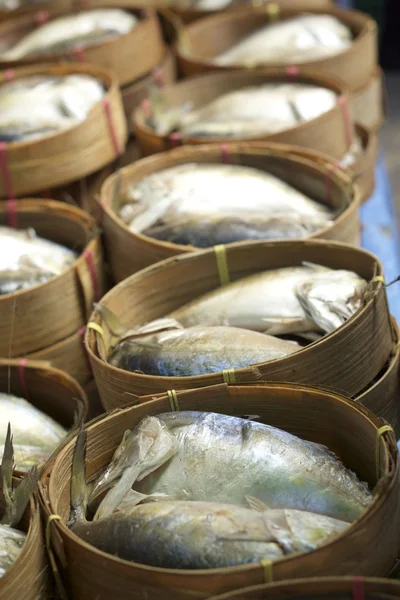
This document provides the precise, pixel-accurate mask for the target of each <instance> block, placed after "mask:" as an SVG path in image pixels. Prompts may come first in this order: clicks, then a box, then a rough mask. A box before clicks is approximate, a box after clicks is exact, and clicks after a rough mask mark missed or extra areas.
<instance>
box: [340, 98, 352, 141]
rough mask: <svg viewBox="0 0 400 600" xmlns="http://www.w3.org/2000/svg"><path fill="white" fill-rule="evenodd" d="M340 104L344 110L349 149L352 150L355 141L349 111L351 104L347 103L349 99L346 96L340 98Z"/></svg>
mask: <svg viewBox="0 0 400 600" xmlns="http://www.w3.org/2000/svg"><path fill="white" fill-rule="evenodd" d="M338 104H339V106H340V108H341V110H342V115H343V120H344V131H345V135H346V144H347V148H350V146H351V142H352V140H353V135H352V128H351V117H350V110H349V104H348V102H347V98H345V97H344V96H339V99H338Z"/></svg>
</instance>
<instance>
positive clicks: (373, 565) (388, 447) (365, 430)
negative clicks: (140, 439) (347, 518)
mask: <svg viewBox="0 0 400 600" xmlns="http://www.w3.org/2000/svg"><path fill="white" fill-rule="evenodd" d="M177 399H178V403H179V408H180V410H201V411H212V412H218V413H224V414H229V415H243V414H250V413H251V414H257V415H259V416H260V419H261V421H262V422H265V423H268V424H270V425H273V426H276V427H280V428H282V429H284V430H287V431H289V432H290V433H292V434H295V435H298V436H300V437H302V438H304V439H307V440H310V441H314V442H318V443H324V444H325V445H328V446H329V447H330V448H331V449H332V450H333V451H334V452H336V454H337V455H338V456H339V457H340V458H341V460H342V461H343V462H344V463H345V464H346V466H348V467H349V468H351V469H352V470H353V471H355V472H356V473H357V474H358V476H359V477H360V478H361V479H362V480H364V481H367V482H368V483H369V484H370V485H371V486H374V485H375V484H376V482H377V462H379V465H380V466H379V474H380V485H379V486H378V487H377V490H376V495H375V499H374V501H373V503H372V505H371V506H370V508H369V509H368V510H367V511H365V513H363V515H362V516H361V517H360V518H359V519H358V520H357V521H356V522H355V523H353V525H352V526H351V527H350V528H349V529H348V530H347V531H345V532H344V534H343V535H341V536H340V537H338V538H337V539H335V540H334V541H332V542H331V543H330V544H327V545H326V546H324V547H322V548H319V549H318V550H316V551H314V552H310V553H308V554H302V555H296V556H288V557H287V558H284V559H282V560H279V561H276V562H274V563H273V564H272V565H271V568H270V569H266V568H263V567H261V565H259V564H254V565H243V566H238V567H233V568H227V569H213V570H202V571H196V570H195V571H182V570H170V569H162V568H152V567H148V566H143V565H139V564H136V563H130V562H127V561H124V560H120V559H118V558H116V557H114V556H111V555H108V554H105V553H104V552H101V551H99V550H97V549H95V548H94V547H93V546H90V545H88V544H87V543H85V542H83V541H82V540H80V538H78V537H77V536H75V535H74V534H73V533H72V532H71V531H70V530H69V529H68V528H67V527H66V525H65V519H66V518H68V514H69V479H70V469H71V459H72V453H73V448H74V440H72V441H70V442H69V443H68V444H67V445H66V446H64V448H63V449H62V451H61V452H60V453H59V455H58V456H57V457H56V458H55V459H54V460H53V461H52V463H51V464H48V465H47V470H46V471H45V472H44V473H43V477H42V483H41V486H40V491H41V499H42V504H43V506H44V508H45V511H46V513H47V515H49V514H50V513H54V514H58V515H60V516H61V517H62V521H52V523H51V530H52V541H53V548H54V551H55V553H56V554H57V557H58V559H59V563H60V565H61V568H63V569H64V570H65V580H66V581H68V583H69V585H70V591H71V595H72V596H73V597H74V598H75V599H76V600H81V599H82V600H83V599H85V600H92V599H93V600H94V599H96V600H105V599H108V598H110V597H112V596H114V597H123V598H124V599H125V600H130V599H132V600H133V599H135V600H136V599H138V598H143V597H145V596H147V597H149V598H152V600H161V599H162V600H184V599H189V598H208V597H209V596H211V595H213V594H217V593H222V592H224V591H229V590H232V589H238V588H240V587H243V585H256V584H261V583H265V581H266V577H267V575H268V576H269V577H271V576H272V579H273V580H274V581H280V580H284V579H292V578H298V577H313V576H315V575H317V574H318V575H320V576H321V575H325V576H329V575H330V576H333V575H347V574H349V573H350V574H352V575H367V574H368V575H370V576H384V575H386V574H387V573H388V571H389V569H390V568H391V566H392V564H393V563H394V562H395V559H396V556H397V550H398V547H399V494H400V488H399V486H398V464H397V448H396V440H395V437H394V435H393V434H392V433H390V432H388V433H385V434H384V435H383V436H382V437H379V434H378V431H379V429H380V428H381V426H382V425H383V424H384V422H383V421H381V420H380V419H378V418H376V417H375V416H373V415H372V413H370V412H369V411H367V410H366V409H364V408H363V407H360V406H358V405H356V404H355V403H353V402H352V401H351V400H347V399H345V398H343V397H341V396H339V395H337V394H334V393H330V392H326V391H323V390H319V389H316V388H314V389H313V388H306V387H302V386H296V385H288V384H276V385H268V386H253V387H250V388H249V387H235V386H232V387H228V386H225V385H220V386H215V387H214V388H208V389H202V390H192V391H187V392H178V393H177ZM147 400H149V401H148V402H146V403H144V404H141V405H139V406H136V407H131V408H128V409H124V410H120V411H117V412H115V413H112V414H109V415H107V416H105V417H104V418H103V419H101V420H99V421H97V422H94V423H93V424H91V425H89V426H88V429H87V440H88V443H87V456H86V460H87V462H86V468H87V478H88V479H89V480H90V479H92V478H93V477H94V476H95V474H96V473H98V472H99V471H100V470H101V469H102V467H104V466H105V465H106V464H108V462H109V461H110V460H111V457H112V454H113V452H114V450H115V448H116V446H117V445H118V444H119V443H120V441H121V439H122V436H123V434H124V432H125V431H126V430H127V429H130V428H133V427H134V426H135V425H136V424H137V423H138V422H139V421H140V420H141V419H142V418H143V417H145V416H147V415H156V414H159V413H162V412H166V411H167V412H168V411H170V410H171V404H170V402H169V400H168V396H167V395H163V396H162V397H160V398H158V399H151V398H147ZM377 442H378V446H379V448H380V452H379V458H378V456H377V451H376V445H377ZM368 547H375V548H379V552H365V548H368Z"/></svg>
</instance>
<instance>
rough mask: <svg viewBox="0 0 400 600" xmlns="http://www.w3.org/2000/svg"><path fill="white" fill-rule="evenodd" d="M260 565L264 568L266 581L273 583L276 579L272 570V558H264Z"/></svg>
mask: <svg viewBox="0 0 400 600" xmlns="http://www.w3.org/2000/svg"><path fill="white" fill-rule="evenodd" d="M260 565H261V566H262V568H263V570H264V581H265V583H271V582H272V581H273V580H274V577H273V571H272V560H268V559H266V558H265V559H263V560H260Z"/></svg>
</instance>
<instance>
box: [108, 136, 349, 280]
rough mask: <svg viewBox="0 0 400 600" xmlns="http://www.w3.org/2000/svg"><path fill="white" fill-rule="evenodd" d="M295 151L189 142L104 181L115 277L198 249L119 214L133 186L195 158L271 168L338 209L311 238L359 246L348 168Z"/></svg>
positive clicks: (294, 184)
mask: <svg viewBox="0 0 400 600" xmlns="http://www.w3.org/2000/svg"><path fill="white" fill-rule="evenodd" d="M291 150H292V148H291V147H290V146H278V145H276V146H274V145H273V144H271V145H267V144H261V143H258V144H248V143H247V144H246V143H242V144H241V143H233V142H231V143H230V144H226V145H224V146H223V147H222V148H220V147H219V146H217V145H215V144H213V145H208V146H206V145H204V146H193V147H190V146H185V147H183V148H177V149H175V150H171V151H169V152H164V153H163V154H157V155H155V156H151V157H149V158H146V159H143V160H140V161H138V162H136V163H135V164H133V165H129V166H127V167H125V168H124V169H121V170H120V171H118V172H117V173H116V174H113V175H112V176H111V177H110V178H109V179H107V180H106V182H105V183H104V184H103V187H102V191H101V201H102V206H103V209H104V217H103V221H102V228H103V232H104V239H105V243H106V248H107V256H108V260H109V263H110V266H111V270H112V274H113V278H114V280H115V281H122V279H125V277H128V276H129V275H132V273H135V272H136V271H139V270H140V269H143V268H145V267H148V266H149V265H151V264H153V263H155V262H158V261H160V260H164V259H165V258H170V257H172V256H176V255H177V254H181V253H182V252H190V251H193V250H194V249H195V248H194V247H193V246H183V245H179V244H174V243H170V242H163V241H159V240H156V239H153V238H150V237H148V236H146V235H141V234H135V233H133V232H132V231H130V230H129V228H128V227H127V226H126V225H125V224H124V223H123V221H122V220H121V219H120V218H119V217H118V216H117V212H118V208H119V203H120V200H121V199H122V198H124V196H126V194H127V191H128V189H129V187H130V186H132V185H133V184H135V183H137V182H139V181H140V180H141V179H143V178H144V177H146V176H148V175H150V174H152V173H156V172H158V171H162V170H163V169H168V168H171V167H173V166H176V165H180V164H186V163H192V162H199V163H210V162H211V163H226V162H229V163H232V164H240V165H245V166H250V167H255V168H258V169H260V170H262V171H267V172H268V173H271V174H272V175H275V176H277V177H279V178H281V179H283V180H284V181H286V182H287V183H289V184H291V185H293V186H294V187H296V188H297V189H299V190H300V191H302V192H303V193H305V194H307V195H309V196H310V197H312V198H314V199H315V200H319V201H321V202H322V203H324V204H328V205H329V206H331V207H332V208H334V209H336V210H338V211H339V216H338V217H337V219H336V220H335V221H334V224H333V225H331V226H329V227H326V228H324V229H323V230H320V231H318V232H316V233H314V234H313V235H312V236H311V237H317V238H324V239H333V240H338V241H342V242H346V243H348V244H354V245H358V244H359V241H360V224H359V219H358V206H359V201H360V197H359V192H358V189H357V188H352V186H351V181H350V179H349V178H348V177H346V176H345V175H344V173H343V172H341V171H339V172H338V171H336V173H334V163H333V162H330V163H329V162H327V163H325V165H323V166H322V162H320V164H316V163H315V162H311V161H309V160H306V159H304V158H303V157H300V156H295V155H293V154H291ZM349 194H350V195H349Z"/></svg>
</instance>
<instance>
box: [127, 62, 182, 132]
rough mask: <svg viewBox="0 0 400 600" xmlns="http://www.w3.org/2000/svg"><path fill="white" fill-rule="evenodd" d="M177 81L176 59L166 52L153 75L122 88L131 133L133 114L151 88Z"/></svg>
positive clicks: (132, 130)
mask: <svg viewBox="0 0 400 600" xmlns="http://www.w3.org/2000/svg"><path fill="white" fill-rule="evenodd" d="M175 79H176V65H175V57H174V55H173V54H172V52H171V51H170V50H166V51H165V54H164V58H163V59H162V61H161V62H160V64H159V65H158V66H157V67H156V68H155V69H154V70H153V71H152V73H150V74H149V75H146V76H145V77H143V78H142V79H140V80H139V81H136V82H134V83H132V84H131V85H127V86H125V87H123V88H122V90H121V94H122V102H123V104H124V111H125V116H126V119H127V123H128V127H129V131H130V133H134V129H133V123H132V120H131V118H130V117H131V114H132V112H133V111H134V110H136V109H137V108H138V107H139V105H140V103H141V102H142V101H143V100H145V99H146V98H147V97H148V96H149V93H150V90H151V88H152V87H154V86H156V87H161V88H162V87H164V86H165V85H169V84H171V83H174V81H175Z"/></svg>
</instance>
